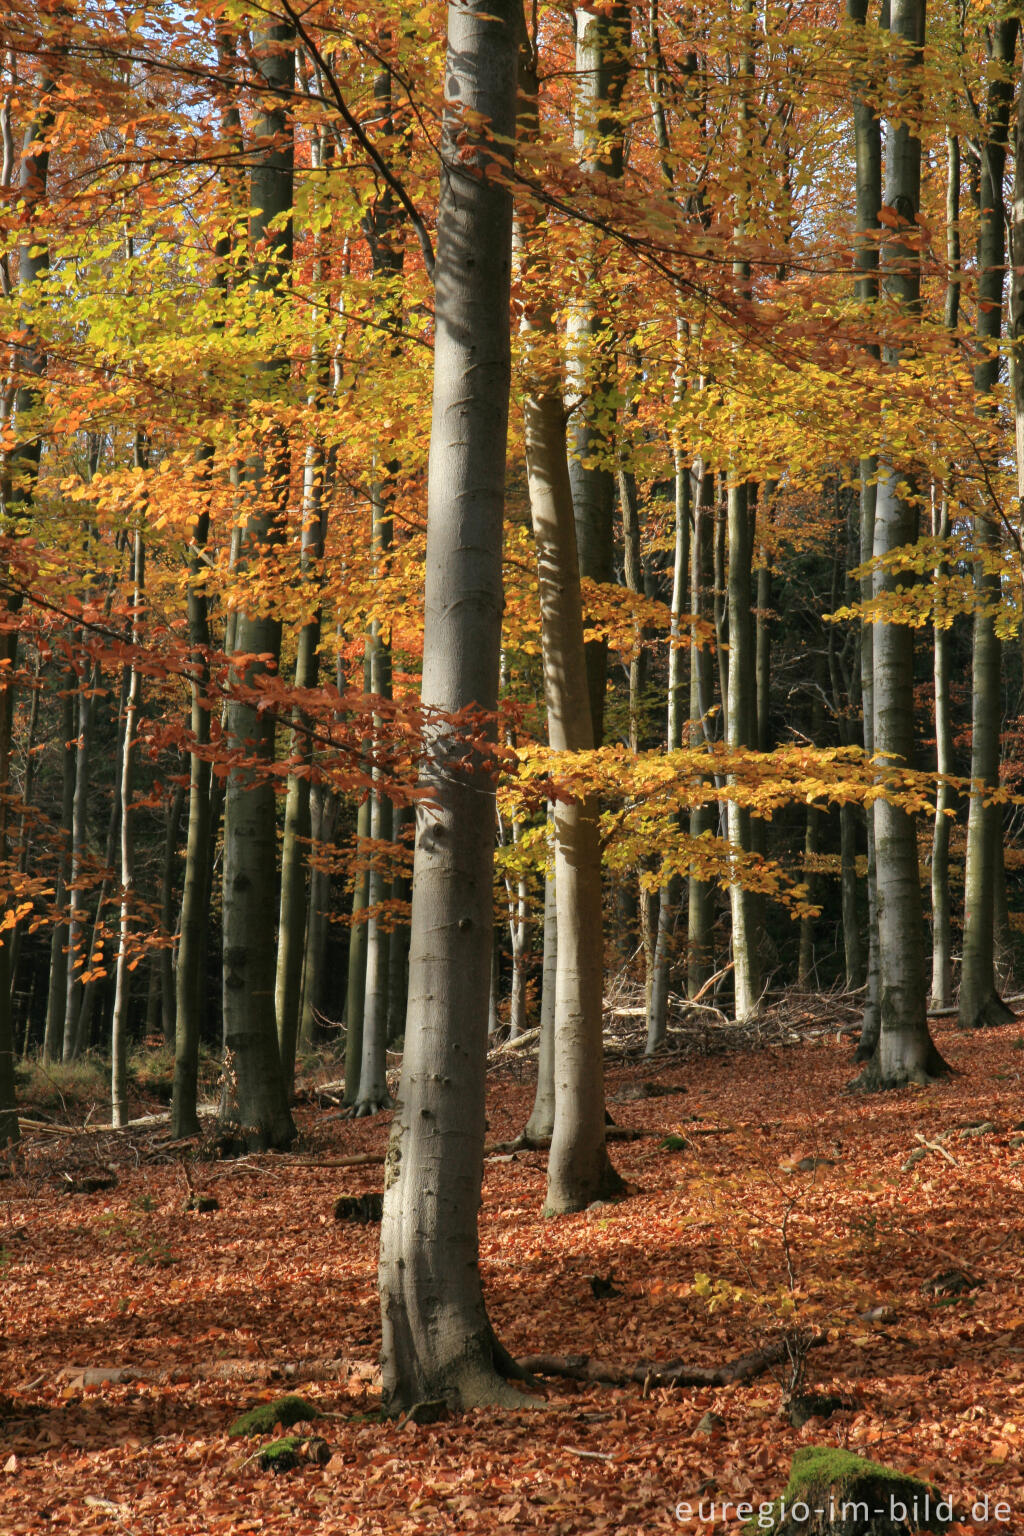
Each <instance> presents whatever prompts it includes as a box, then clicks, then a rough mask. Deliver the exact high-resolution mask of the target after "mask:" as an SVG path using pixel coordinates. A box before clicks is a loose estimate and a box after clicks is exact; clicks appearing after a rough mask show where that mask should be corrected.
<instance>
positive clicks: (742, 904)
mask: <svg viewBox="0 0 1024 1536" xmlns="http://www.w3.org/2000/svg"><path fill="white" fill-rule="evenodd" d="M728 494H729V500H728V513H727V516H728V536H729V581H728V594H727V601H728V611H729V688H728V708H727V710H726V717H725V732H726V735H725V741H726V746H727V747H731V748H739V747H752V746H753V745H754V733H755V731H756V729H757V717H756V709H757V698H756V689H755V684H756V670H755V665H754V663H755V654H754V621H753V606H754V605H753V592H752V589H751V563H752V559H753V545H754V538H753V535H754V516H755V506H756V501H755V495H756V492H755V488H754V487H753V486H752V485H750V484H748V483H746V482H743V481H741V482H738V483H737V484H735V485H730V486H729V493H728ZM728 826H729V842H730V844H731V845H732V847H733V848H734V849H735V850H737V852H738V853H740V854H743V853H748V852H750V850H751V847H752V839H751V829H750V812H749V810H747V808H746V807H745V806H742V805H738V804H737V803H736V801H735V800H733V799H730V800H729V802H728ZM729 902H730V906H731V908H732V958H733V984H734V987H735V1004H734V1007H735V1014H736V1018H737V1020H744V1019H749V1018H752V1017H753V1015H754V1014H755V1013H757V1011H758V1009H759V1007H760V1004H761V992H762V980H761V957H760V942H759V941H760V934H759V931H758V928H759V925H758V923H757V915H756V905H757V904H756V900H755V897H754V894H753V892H751V891H749V890H747V889H746V888H745V887H744V885H743V883H742V871H741V870H737V871H735V872H734V873H733V874H732V876H731V878H730V885H729Z"/></svg>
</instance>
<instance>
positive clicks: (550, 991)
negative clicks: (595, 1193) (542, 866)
mask: <svg viewBox="0 0 1024 1536" xmlns="http://www.w3.org/2000/svg"><path fill="white" fill-rule="evenodd" d="M549 814H550V813H549ZM543 963H544V968H543V972H542V977H541V990H540V1043H539V1047H538V1052H537V1089H536V1092H535V1093H534V1097H533V1109H532V1110H531V1112H530V1118H529V1120H527V1122H526V1129H525V1131H524V1132H523V1135H524V1137H525V1139H526V1140H527V1141H533V1142H538V1141H544V1140H546V1139H547V1138H548V1137H549V1136H550V1135H551V1132H552V1131H553V1130H554V1128H555V988H556V985H557V980H558V975H557V972H558V903H557V900H556V898H555V875H554V870H552V871H551V872H550V873H549V874H548V875H546V876H545V879H544V962H543Z"/></svg>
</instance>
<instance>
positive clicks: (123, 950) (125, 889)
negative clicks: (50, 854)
mask: <svg viewBox="0 0 1024 1536" xmlns="http://www.w3.org/2000/svg"><path fill="white" fill-rule="evenodd" d="M135 462H136V464H137V465H139V464H140V463H141V462H142V456H141V452H140V445H139V443H138V442H136V448H135ZM132 564H133V572H132V574H133V581H134V593H133V609H134V612H133V616H132V644H133V645H134V646H139V645H140V644H141V640H142V616H141V607H142V602H143V599H144V595H145V590H146V546H145V543H144V541H143V537H142V531H141V529H139V528H136V530H135V533H134V538H133V560H132ZM141 709H142V674H141V672H140V671H139V669H138V667H137V666H136V665H135V664H134V663H133V665H132V668H131V675H130V678H129V682H128V697H127V699H126V701H125V709H124V737H123V742H122V748H121V911H120V924H119V931H118V945H117V964H116V969H115V977H116V980H115V986H114V1012H113V1018H112V1021H111V1028H110V1122H111V1124H112V1125H115V1126H121V1125H124V1123H125V1121H126V1119H127V1118H128V1006H129V1001H130V992H131V972H130V971H129V969H128V965H129V958H130V948H131V938H132V930H131V922H132V896H133V893H134V890H135V848H134V843H133V838H132V831H133V829H132V819H131V806H132V793H133V790H134V782H133V768H134V758H135V738H136V735H137V733H138V721H139V713H140V711H141Z"/></svg>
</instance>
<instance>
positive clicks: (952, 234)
mask: <svg viewBox="0 0 1024 1536" xmlns="http://www.w3.org/2000/svg"><path fill="white" fill-rule="evenodd" d="M946 166H947V172H946V266H947V269H948V272H949V276H948V278H947V280H946V303H945V313H944V316H943V318H944V322H945V326H946V330H947V331H949V333H950V335H953V334H955V332H956V328H957V320H958V317H959V313H960V282H961V263H960V140H959V139H958V138H957V136H956V134H955V133H952V132H950V131H949V130H947V132H946ZM933 499H934V492H933ZM932 533H933V534H934V535H935V537H936V538H937V539H939V540H942V541H945V540H947V539H948V538H949V534H950V518H949V499H948V494H947V489H946V487H945V486H943V488H942V495H941V499H940V501H939V503H938V506H937V507H935V508H934V510H933V515H932ZM948 578H949V566H948V563H947V562H946V561H945V560H939V562H938V564H937V565H936V567H935V578H934V579H935V584H936V587H939V588H941V586H942V585H943V584H944V583H945V582H946V581H947V580H948ZM950 638H951V637H950V630H949V625H948V624H945V623H941V622H937V623H936V624H935V625H934V626H933V629H932V641H933V647H934V659H933V668H932V677H933V683H934V691H935V769H936V773H937V774H938V775H939V778H938V782H937V784H936V788H935V826H934V829H933V833H932V988H931V1006H932V1007H933V1008H948V1007H949V1005H950V1003H951V1002H952V999H953V931H952V930H953V923H952V912H951V906H952V903H951V901H950V891H949V834H950V829H951V822H952V820H953V818H954V816H955V810H954V806H955V799H954V794H953V790H952V788H951V786H950V785H949V784H948V783H947V782H946V775H948V774H951V773H952V772H953V721H952V709H951V700H950V689H949V682H950V676H949V674H950Z"/></svg>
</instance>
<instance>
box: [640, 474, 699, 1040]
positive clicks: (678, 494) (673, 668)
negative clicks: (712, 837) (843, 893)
mask: <svg viewBox="0 0 1024 1536" xmlns="http://www.w3.org/2000/svg"><path fill="white" fill-rule="evenodd" d="M674 468H675V544H674V554H673V560H672V597H671V601H670V608H669V615H670V616H669V647H668V719H667V721H666V726H665V746H666V750H667V751H669V752H676V751H678V750H679V748H680V747H681V746H682V744H683V722H684V718H685V717H684V713H683V711H684V709H685V707H686V701H685V700H684V697H683V691H684V687H685V678H684V660H685V649H684V644H683V626H682V615H683V613H684V611H685V604H686V598H687V587H688V576H689V565H690V518H691V506H690V499H691V498H690V475H691V471H690V465H689V464H688V463H687V462H686V460H685V458H684V456H683V453H682V450H681V449H680V447H679V446H678V445H677V446H676V449H675V465H674ZM681 889H682V882H681V881H680V880H679V879H670V880H668V881H666V882H665V883H664V884H663V885H662V887H661V892H660V899H659V902H658V928H657V935H656V938H655V943H654V974H653V977H652V984H651V996H650V1001H649V1003H648V1007H647V1047H646V1053H645V1054H646V1055H648V1056H653V1054H654V1053H655V1051H657V1050H658V1049H659V1048H660V1047H661V1046H662V1045H663V1044H664V1042H665V1033H666V1030H667V1028H668V994H669V975H670V970H671V959H672V948H673V937H674V930H675V923H676V918H677V916H678V911H679V897H680V892H681Z"/></svg>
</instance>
